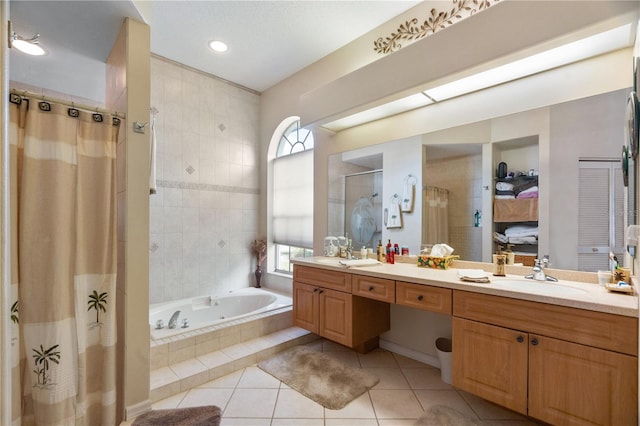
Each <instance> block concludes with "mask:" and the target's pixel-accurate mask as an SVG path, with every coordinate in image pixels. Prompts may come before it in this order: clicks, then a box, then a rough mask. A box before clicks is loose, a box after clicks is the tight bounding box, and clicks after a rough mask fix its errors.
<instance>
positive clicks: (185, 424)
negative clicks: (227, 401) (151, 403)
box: [132, 405, 221, 426]
mask: <svg viewBox="0 0 640 426" xmlns="http://www.w3.org/2000/svg"><path fill="white" fill-rule="evenodd" d="M220 414H221V412H220V408H219V407H216V406H215V405H206V406H202V407H189V408H174V409H170V410H152V411H149V412H147V413H144V414H141V415H139V416H138V417H136V419H135V421H134V422H133V424H132V426H218V425H219V424H220Z"/></svg>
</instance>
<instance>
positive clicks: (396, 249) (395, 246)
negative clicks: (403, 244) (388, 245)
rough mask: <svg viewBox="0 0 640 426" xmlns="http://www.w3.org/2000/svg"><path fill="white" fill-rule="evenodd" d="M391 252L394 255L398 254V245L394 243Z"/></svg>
mask: <svg viewBox="0 0 640 426" xmlns="http://www.w3.org/2000/svg"><path fill="white" fill-rule="evenodd" d="M393 251H394V252H395V253H394V254H396V255H399V254H400V246H399V245H398V243H395V244H394V245H393Z"/></svg>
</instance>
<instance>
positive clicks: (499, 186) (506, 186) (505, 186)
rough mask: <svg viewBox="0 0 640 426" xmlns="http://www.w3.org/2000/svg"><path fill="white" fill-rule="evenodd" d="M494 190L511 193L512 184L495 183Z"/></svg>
mask: <svg viewBox="0 0 640 426" xmlns="http://www.w3.org/2000/svg"><path fill="white" fill-rule="evenodd" d="M496 189H497V190H498V191H513V184H512V183H511V182H497V183H496Z"/></svg>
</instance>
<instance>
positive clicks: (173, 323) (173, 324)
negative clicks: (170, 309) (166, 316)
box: [169, 311, 180, 328]
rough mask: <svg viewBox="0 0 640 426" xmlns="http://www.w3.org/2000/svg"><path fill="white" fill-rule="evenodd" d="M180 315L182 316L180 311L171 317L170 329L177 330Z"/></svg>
mask: <svg viewBox="0 0 640 426" xmlns="http://www.w3.org/2000/svg"><path fill="white" fill-rule="evenodd" d="M178 315H180V311H175V312H174V313H173V315H171V319H170V320H169V328H176V325H177V324H178Z"/></svg>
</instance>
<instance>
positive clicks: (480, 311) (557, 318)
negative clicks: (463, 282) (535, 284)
mask: <svg viewBox="0 0 640 426" xmlns="http://www.w3.org/2000/svg"><path fill="white" fill-rule="evenodd" d="M453 315H454V316H457V317H462V318H467V319H471V320H476V321H480V322H484V323H487V324H494V325H499V326H502V327H507V328H511V329H515V330H522V331H527V332H529V333H538V334H541V335H544V336H548V337H555V338H558V339H561V340H566V341H569V342H575V343H582V344H584V345H587V346H594V347H597V348H601V349H608V350H612V351H616V352H621V353H625V354H629V355H637V354H638V319H637V318H632V317H626V316H622V315H615V314H607V313H604V312H596V311H589V310H585V309H578V308H568V307H566V306H558V305H549V304H546V303H540V302H530V301H528V300H518V299H511V298H509V297H502V296H492V295H486V294H478V293H472V292H467V291H460V290H455V291H454V292H453Z"/></svg>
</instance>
